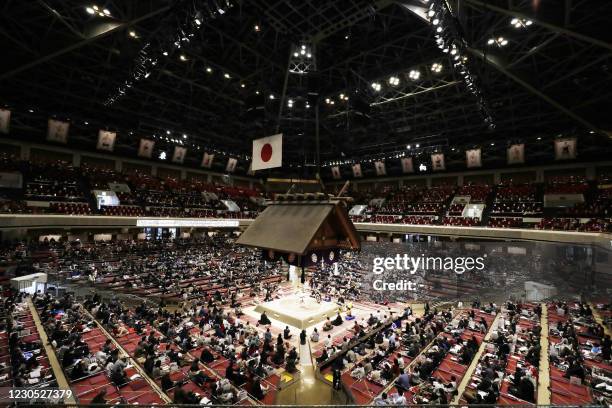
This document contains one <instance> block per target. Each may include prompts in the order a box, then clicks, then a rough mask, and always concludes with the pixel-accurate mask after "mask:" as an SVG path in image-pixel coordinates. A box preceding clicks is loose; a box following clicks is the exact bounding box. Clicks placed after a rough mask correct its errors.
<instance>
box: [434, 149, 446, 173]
mask: <svg viewBox="0 0 612 408" xmlns="http://www.w3.org/2000/svg"><path fill="white" fill-rule="evenodd" d="M431 168H432V169H433V171H440V170H445V169H446V165H445V164H444V153H434V154H432V155H431Z"/></svg>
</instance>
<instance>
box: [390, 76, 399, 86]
mask: <svg viewBox="0 0 612 408" xmlns="http://www.w3.org/2000/svg"><path fill="white" fill-rule="evenodd" d="M399 82H400V80H399V78H398V77H396V76H392V77H390V78H389V85H391V86H397V85H399Z"/></svg>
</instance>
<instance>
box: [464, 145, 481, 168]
mask: <svg viewBox="0 0 612 408" xmlns="http://www.w3.org/2000/svg"><path fill="white" fill-rule="evenodd" d="M480 155H481V150H480V149H470V150H466V151H465V162H466V164H467V167H468V169H472V168H475V167H482V160H481V157H480Z"/></svg>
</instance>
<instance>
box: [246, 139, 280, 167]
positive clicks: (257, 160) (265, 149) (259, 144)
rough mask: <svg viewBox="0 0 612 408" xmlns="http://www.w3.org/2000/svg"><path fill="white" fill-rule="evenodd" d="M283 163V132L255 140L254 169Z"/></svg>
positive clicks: (278, 165)
mask: <svg viewBox="0 0 612 408" xmlns="http://www.w3.org/2000/svg"><path fill="white" fill-rule="evenodd" d="M282 165H283V134H282V133H279V134H277V135H272V136H268V137H262V138H261V139H255V140H253V171H257V170H264V169H272V168H274V167H281V166H282Z"/></svg>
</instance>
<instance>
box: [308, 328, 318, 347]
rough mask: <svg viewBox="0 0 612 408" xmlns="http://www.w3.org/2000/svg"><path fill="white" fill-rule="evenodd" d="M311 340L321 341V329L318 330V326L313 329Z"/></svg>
mask: <svg viewBox="0 0 612 408" xmlns="http://www.w3.org/2000/svg"><path fill="white" fill-rule="evenodd" d="M310 341H312V342H313V343H317V342H318V341H319V331H318V330H317V328H316V327H315V328H314V330H313V331H312V334H311V335H310Z"/></svg>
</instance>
